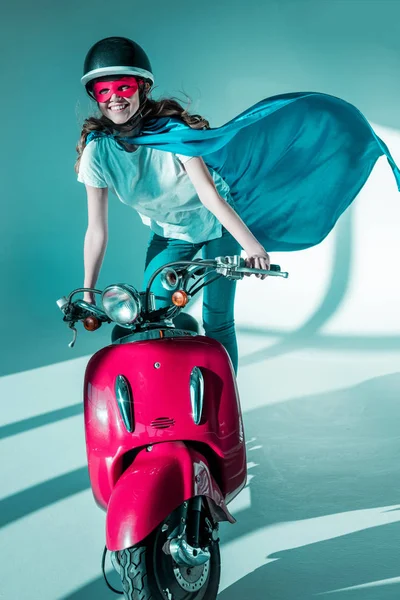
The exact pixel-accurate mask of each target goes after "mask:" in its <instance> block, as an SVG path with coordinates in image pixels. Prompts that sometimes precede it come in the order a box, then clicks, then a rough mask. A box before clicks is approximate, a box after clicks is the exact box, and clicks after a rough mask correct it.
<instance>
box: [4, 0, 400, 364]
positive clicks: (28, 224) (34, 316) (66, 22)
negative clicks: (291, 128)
mask: <svg viewBox="0 0 400 600" xmlns="http://www.w3.org/2000/svg"><path fill="white" fill-rule="evenodd" d="M399 17H400V2H397V1H396V0H379V1H374V0H371V1H368V0H365V1H363V0H346V1H341V0H330V1H329V2H328V1H325V0H293V1H290V0H276V1H275V0H268V1H264V2H260V0H248V1H247V2H244V1H242V2H237V1H229V2H228V1H227V0H223V1H219V2H211V1H209V0H203V1H202V2H201V3H199V2H187V1H185V2H183V1H182V0H176V1H175V2H173V3H168V2H161V1H160V0H155V1H153V2H147V3H143V2H140V3H139V2H132V1H130V2H128V1H127V0H119V1H118V2H117V3H109V2H104V1H98V2H93V0H85V2H81V1H79V2H78V1H77V0H72V1H70V2H68V3H55V2H50V1H43V0H40V1H39V2H28V1H27V0H23V1H22V2H20V3H18V4H16V3H13V4H11V3H9V4H8V5H6V6H5V8H3V10H2V19H1V25H0V28H1V29H0V56H1V63H2V68H1V71H2V84H3V85H2V88H3V102H2V109H1V110H2V118H1V129H2V132H1V133H2V136H1V137H2V143H1V146H0V153H1V155H0V164H1V178H2V189H1V198H2V208H3V210H2V219H1V220H0V232H1V236H0V239H1V256H0V269H1V272H0V281H1V284H2V285H1V288H2V293H1V295H0V310H1V315H2V318H1V324H0V326H1V339H2V351H1V361H0V374H3V375H4V374H10V373H15V372H18V371H24V370H27V369H31V368H35V367H39V366H44V365H48V364H51V363H54V362H59V361H63V360H66V359H70V358H76V357H78V356H81V355H84V354H89V353H91V352H94V351H95V350H96V349H97V348H98V347H100V346H101V345H104V343H106V341H107V340H108V339H109V333H110V331H109V329H106V328H103V329H101V330H100V331H98V332H96V333H95V334H92V335H89V334H86V335H84V334H83V333H82V332H80V333H81V334H80V335H79V337H78V343H77V346H76V347H75V349H74V350H70V349H69V348H68V347H67V343H68V341H69V340H70V333H69V331H68V329H67V327H66V326H65V324H64V323H63V322H62V319H61V313H60V312H59V310H58V308H57V306H56V304H55V301H56V299H57V298H59V297H60V296H62V295H64V294H66V293H68V292H69V291H70V290H71V289H73V288H75V287H79V286H80V285H81V283H82V277H83V261H82V246H83V237H84V233H85V228H86V200H85V190H84V186H82V185H81V184H78V183H77V182H76V179H75V174H74V171H73V164H74V160H75V150H74V147H75V144H76V141H77V139H78V136H79V131H80V124H81V122H82V121H83V119H84V117H85V116H86V115H87V114H89V112H90V111H91V102H90V100H89V99H88V98H87V97H86V96H85V94H84V91H83V88H82V87H81V85H80V82H79V79H80V76H81V69H82V62H83V59H84V56H85V54H86V52H87V50H88V48H89V47H90V46H91V45H92V44H93V43H94V42H95V41H96V40H98V39H100V38H102V37H106V36H109V35H123V36H128V37H131V38H133V39H135V40H136V41H137V42H139V43H140V44H141V45H142V46H143V47H144V48H145V49H146V51H147V52H148V54H149V56H150V58H151V61H152V64H153V69H154V73H155V77H156V84H157V87H156V90H155V92H154V97H156V98H157V97H159V96H161V95H176V94H178V92H179V90H184V91H185V92H187V93H188V94H189V95H190V96H191V97H192V99H193V107H192V108H193V111H195V112H200V113H201V114H203V115H204V116H206V117H207V118H208V119H209V120H210V121H211V125H212V126H218V125H221V124H223V123H224V122H226V121H228V120H229V119H230V118H232V117H233V116H234V115H235V114H237V113H238V112H240V111H241V110H243V109H245V108H246V107H248V106H249V105H250V104H252V103H255V102H257V101H258V100H260V99H261V98H263V97H267V96H271V95H274V94H278V93H283V92H289V91H299V90H316V91H322V92H327V93H331V94H334V95H337V96H341V97H343V98H345V99H346V100H348V101H350V102H353V103H354V104H356V105H357V106H358V107H359V108H360V109H361V110H362V111H363V112H364V114H365V115H366V116H367V118H368V119H369V120H370V121H372V122H374V123H377V124H380V125H384V126H388V127H392V128H399V127H400V116H399V111H398V98H399V92H400V78H399V73H400V37H399V35H398V22H399ZM147 236H148V230H147V228H145V227H144V226H143V225H142V224H141V222H140V220H139V218H138V216H137V215H136V214H135V213H134V212H133V211H130V210H129V209H128V208H127V207H126V206H123V205H122V204H121V203H119V202H118V201H117V199H116V198H114V197H111V203H110V241H109V247H108V252H107V256H106V259H105V262H104V266H103V270H102V273H101V277H100V280H99V286H100V287H101V286H104V285H105V284H107V283H111V282H114V281H120V280H128V281H130V282H132V284H133V285H137V286H140V283H141V273H142V269H143V261H144V253H145V244H146V240H147Z"/></svg>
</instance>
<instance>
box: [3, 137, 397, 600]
mask: <svg viewBox="0 0 400 600" xmlns="http://www.w3.org/2000/svg"><path fill="white" fill-rule="evenodd" d="M393 135H394V134H393ZM386 139H387V133H386ZM393 139H394V141H397V142H398V140H399V138H398V136H397V137H396V136H395V135H394V138H393ZM387 175H388V172H387V168H386V166H385V165H380V164H379V165H378V166H377V168H376V171H375V172H374V174H373V176H372V178H371V181H370V182H369V183H368V187H367V188H366V190H365V191H363V192H362V198H360V199H359V200H358V201H357V204H356V205H355V207H354V209H353V210H352V211H351V212H349V213H347V215H346V217H345V218H344V219H343V220H342V221H341V223H340V225H339V226H338V227H337V229H336V230H335V232H334V234H333V235H331V236H330V237H329V238H328V239H327V240H326V241H325V242H323V244H322V245H320V246H319V247H317V248H314V249H311V250H309V251H304V252H301V253H297V254H288V255H284V254H282V255H275V256H274V261H276V262H280V263H281V265H282V267H283V268H285V269H288V270H289V271H290V278H289V279H288V280H287V281H284V280H272V278H270V279H269V280H266V281H264V282H261V281H258V280H256V279H254V280H253V279H249V280H245V281H243V282H239V284H238V301H237V313H236V314H237V326H238V336H239V346H240V356H241V364H240V372H239V380H238V381H239V389H240V393H241V402H242V406H243V411H244V419H245V429H246V438H247V450H248V468H249V482H248V485H247V487H246V488H245V490H244V491H243V492H242V493H241V495H240V496H239V497H238V498H237V499H236V500H235V501H234V503H233V504H232V505H231V509H232V511H233V513H234V514H235V516H236V517H237V520H238V522H237V524H236V525H225V524H224V526H223V528H222V560H223V573H222V580H221V588H220V596H219V597H220V598H221V600H228V599H229V600H247V599H249V600H250V599H251V600H310V599H312V598H315V597H318V596H323V597H324V596H325V597H327V598H329V597H332V598H333V599H334V598H340V599H341V600H344V599H347V598H348V599H349V600H386V599H389V598H390V599H393V600H394V599H398V598H400V559H399V551H398V549H399V546H400V494H399V491H400V485H399V475H400V467H399V464H400V460H399V459H400V434H399V417H400V403H399V398H400V317H399V315H400V312H399V306H400V283H399V279H398V258H399V256H400V242H399V233H398V232H399V227H400V202H399V199H398V194H397V192H396V190H394V189H393V185H392V180H391V178H390V174H389V177H387ZM383 196H384V198H383ZM377 198H381V200H380V201H377ZM383 201H384V202H385V207H386V206H387V209H386V208H385V211H382V202H383ZM198 311H199V305H198V304H197V305H195V306H194V307H193V314H196V315H197V314H198ZM81 335H84V334H83V333H81ZM68 341H69V333H68V331H67V330H66V331H65V343H67V342H68ZM78 343H79V337H78ZM87 360H88V357H85V358H83V359H82V358H80V359H73V353H72V352H71V360H70V361H67V362H64V363H60V364H54V365H51V366H49V367H44V368H41V369H36V370H33V371H27V372H24V373H19V374H16V375H10V376H7V377H4V378H2V379H1V380H0V397H1V405H2V411H1V415H0V418H1V426H0V453H1V457H0V460H1V498H2V499H1V500H0V520H1V532H0V535H1V542H0V547H1V564H2V568H1V580H0V598H1V600H3V599H4V600H28V599H29V600H61V599H62V600H83V599H92V598H93V599H96V600H107V599H111V598H113V597H114V594H112V593H111V592H110V591H109V590H107V588H106V587H105V585H104V584H103V581H102V577H101V573H100V558H101V552H102V548H103V546H104V513H103V512H102V511H100V509H98V508H97V506H96V505H95V503H94V501H93V499H92V495H91V491H90V489H89V487H88V478H87V473H86V466H85V459H86V457H85V447H84V430H83V419H82V412H81V390H82V379H83V374H84V369H85V365H86V363H87ZM111 577H112V575H111ZM113 582H114V583H115V585H117V582H116V579H115V578H113Z"/></svg>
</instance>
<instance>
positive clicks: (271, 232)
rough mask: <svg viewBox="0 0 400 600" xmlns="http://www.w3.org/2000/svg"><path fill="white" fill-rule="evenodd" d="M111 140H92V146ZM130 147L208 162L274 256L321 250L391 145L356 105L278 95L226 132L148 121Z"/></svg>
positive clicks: (224, 129)
mask: <svg viewBox="0 0 400 600" xmlns="http://www.w3.org/2000/svg"><path fill="white" fill-rule="evenodd" d="M99 135H100V136H101V135H107V134H104V133H97V132H94V133H91V134H90V137H89V138H88V140H89V139H93V138H96V137H97V136H99ZM125 139H126V140H127V141H128V139H129V141H130V143H133V144H138V145H146V146H150V147H151V148H156V149H158V150H164V151H167V152H174V153H178V154H184V155H186V156H201V157H202V158H203V160H204V162H205V163H206V165H207V166H208V167H210V168H211V169H214V170H215V171H217V172H218V173H219V174H220V175H221V177H222V178H223V179H224V180H225V181H226V182H227V183H228V185H229V186H230V189H231V195H232V198H233V200H234V202H235V208H236V211H237V212H238V214H239V215H240V217H241V218H242V219H243V221H244V222H245V223H246V225H247V226H248V227H249V229H250V230H251V231H252V233H253V234H254V235H255V236H256V238H257V239H258V240H259V241H260V243H261V244H263V246H264V247H265V249H266V250H267V251H278V250H301V249H304V248H308V247H310V246H314V245H316V244H318V243H320V242H321V241H322V240H323V239H324V238H325V237H326V236H327V235H328V233H329V232H330V231H331V229H332V228H333V226H334V225H335V223H336V221H337V219H338V218H339V217H340V215H341V214H342V213H343V211H344V210H345V209H346V208H347V207H348V206H349V205H350V204H351V202H352V201H353V200H354V198H355V197H356V196H357V194H358V193H359V191H360V190H361V188H362V187H363V185H364V183H365V182H366V180H367V179H368V177H369V175H370V173H371V171H372V168H373V166H374V164H375V162H376V161H377V159H378V158H379V157H380V156H381V155H383V154H384V155H386V157H387V159H388V161H389V164H390V166H391V168H392V170H393V173H394V176H395V178H396V181H397V187H398V189H399V190H400V171H399V169H398V167H397V166H396V164H395V162H394V160H393V158H392V156H391V155H390V152H389V150H388V148H387V146H386V145H385V144H384V142H383V141H382V140H381V139H380V138H379V137H378V136H377V135H376V133H375V132H374V131H373V129H372V127H371V126H370V124H369V123H368V121H367V120H366V118H365V117H364V116H363V114H362V113H361V112H360V111H359V110H358V109H357V108H356V107H355V106H353V105H352V104H349V103H348V102H345V101H344V100H341V99H340V98H336V97H335V96H330V95H327V94H320V93H317V92H304V93H300V92H299V93H291V94H283V95H280V96H273V97H271V98H267V99H265V100H262V101H261V102H258V103H257V104H255V105H254V106H251V107H250V108H248V109H247V110H245V111H244V112H243V113H241V114H240V115H238V116H237V117H235V118H233V119H232V120H231V121H229V122H228V123H226V124H225V125H222V126H221V127H217V128H212V129H206V130H195V129H191V128H190V127H188V126H187V125H186V124H185V123H183V122H182V121H180V120H179V119H177V118H174V117H168V118H160V119H155V120H152V121H149V122H147V123H146V125H145V127H144V129H142V131H141V133H140V135H139V136H138V137H135V138H125Z"/></svg>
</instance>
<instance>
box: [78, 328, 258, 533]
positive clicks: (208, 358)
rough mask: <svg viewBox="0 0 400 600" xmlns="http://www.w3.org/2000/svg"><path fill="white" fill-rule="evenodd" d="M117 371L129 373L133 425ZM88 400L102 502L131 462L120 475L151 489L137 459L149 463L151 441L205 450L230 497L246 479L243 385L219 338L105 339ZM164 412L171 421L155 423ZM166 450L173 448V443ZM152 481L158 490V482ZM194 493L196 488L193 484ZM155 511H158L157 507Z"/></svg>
mask: <svg viewBox="0 0 400 600" xmlns="http://www.w3.org/2000/svg"><path fill="white" fill-rule="evenodd" d="M156 363H157V364H158V365H159V366H158V368H156V367H157V364H156ZM194 367H199V368H200V369H201V372H202V375H203V378H204V408H203V416H202V419H201V422H200V424H199V425H195V423H194V421H193V418H192V407H191V401H190V387H189V380H190V374H191V372H192V369H193V368H194ZM118 375H123V376H124V377H125V378H126V379H127V380H128V381H129V384H130V387H131V391H132V395H133V408H134V430H133V432H132V433H130V432H128V431H127V429H126V427H125V425H124V422H123V420H122V417H121V414H120V411H119V408H118V404H117V401H116V396H115V389H114V388H115V381H116V378H117V376H118ZM84 403H85V429H86V448H87V456H88V465H89V475H90V480H91V485H92V490H93V494H94V497H95V499H96V501H97V503H98V504H99V505H100V506H101V507H102V508H103V509H107V505H108V503H109V502H110V498H111V495H112V493H113V489H114V487H115V486H116V483H117V481H118V480H119V478H120V477H121V475H122V474H123V473H124V471H125V470H126V469H127V468H128V467H129V466H130V465H131V464H132V463H133V466H132V468H131V469H129V471H127V472H126V473H125V475H123V477H125V478H126V479H128V478H129V481H132V483H133V481H134V482H135V483H134V485H135V486H137V488H138V489H142V490H147V491H146V494H147V493H152V492H151V489H152V485H153V484H152V483H150V482H149V476H148V471H147V469H144V470H143V471H141V470H140V469H139V467H136V460H140V461H141V462H140V464H142V466H143V467H144V463H143V459H142V455H141V454H139V455H138V456H137V457H136V458H135V453H137V452H139V451H140V450H141V449H143V448H144V447H146V446H148V445H150V444H159V443H164V442H185V445H186V446H188V447H191V448H193V450H195V451H196V452H198V453H199V454H200V455H201V456H202V457H203V459H202V460H203V463H204V464H208V466H209V468H210V471H211V473H212V476H213V478H214V479H215V482H216V486H215V487H216V488H217V487H218V488H219V490H220V491H221V493H222V496H223V498H224V500H225V502H226V503H228V502H229V501H230V500H231V499H232V498H233V497H234V496H235V495H236V494H237V493H238V492H239V491H240V490H241V489H242V487H243V486H244V484H245V481H246V455H245V443H244V436H243V424H242V416H241V411H240V404H239V397H238V391H237V386H236V381H235V376H234V373H233V369H232V365H231V362H230V359H229V356H228V354H227V352H226V350H225V348H224V347H223V346H222V345H221V344H220V343H219V342H217V341H216V340H213V339H211V338H207V337H204V336H190V337H189V336H188V337H182V338H163V339H159V340H148V341H137V342H132V343H128V344H116V345H112V346H107V347H106V348H103V349H102V350H100V351H99V352H97V353H96V354H95V355H94V356H93V357H92V358H91V360H90V361H89V364H88V366H87V369H86V377H85V386H84ZM160 418H165V419H168V423H170V425H169V426H168V427H166V428H163V429H160V428H158V426H157V422H156V420H157V419H160ZM168 423H167V424H168ZM165 451H166V452H167V454H168V452H169V451H170V450H167V449H166V450H165ZM159 452H160V454H159V453H158V451H157V454H156V453H155V454H154V455H153V456H158V455H159V456H160V457H161V456H162V452H163V451H162V450H161V449H160V451H159ZM150 454H151V453H147V456H146V464H150V463H149V462H148V460H147V459H148V457H149V456H150ZM193 456H194V454H193ZM196 456H197V458H196V460H193V461H188V462H187V466H185V470H184V472H185V477H187V481H184V482H182V486H183V487H182V490H181V496H182V501H183V500H184V499H187V498H184V496H186V495H187V494H188V493H189V489H191V487H190V486H192V485H193V464H200V463H199V461H200V462H201V459H200V458H199V457H198V455H196ZM139 457H140V458H139ZM185 460H186V459H185ZM189 463H190V464H191V466H189ZM177 464H178V463H176V464H175V466H174V467H173V468H172V467H171V462H170V457H169V456H168V459H167V460H166V462H165V465H167V466H165V469H166V473H170V472H171V469H172V472H173V473H174V477H175V479H176V478H177V477H178V476H177V474H176V469H177ZM179 464H181V466H182V465H186V463H185V462H183V463H179ZM138 465H139V463H138ZM141 473H142V475H141ZM158 474H159V476H160V478H161V479H162V480H163V481H164V484H165V485H166V489H167V488H168V477H166V478H164V471H163V468H160V469H158ZM141 477H142V478H143V480H144V481H143V482H142V483H141V482H140V480H141ZM124 482H125V480H124ZM121 484H122V478H121ZM154 486H155V487H156V488H157V490H158V492H157V493H160V491H159V490H160V487H159V484H154ZM121 489H122V488H121ZM124 489H125V490H126V485H125V484H124ZM131 493H133V494H135V493H136V492H135V491H134V490H133V491H132V492H131ZM193 493H195V489H191V495H193ZM115 494H117V495H116V496H114V494H113V499H112V500H111V503H110V507H109V508H110V509H114V502H116V501H117V500H116V498H117V497H119V498H120V495H119V492H118V490H117V489H116V490H115ZM182 494H183V495H182ZM114 498H115V500H114ZM120 501H121V502H122V504H123V505H124V506H125V504H124V503H125V500H122V499H121V498H120ZM155 501H156V499H155V498H149V497H147V498H145V499H143V503H145V502H151V503H154V502H155ZM126 502H129V499H127V500H126ZM171 503H172V504H173V503H174V501H172V500H171ZM126 506H128V505H126ZM161 512H163V511H161ZM159 514H161V513H159ZM129 518H134V517H133V516H132V515H130V516H129ZM155 518H156V520H157V519H158V518H159V517H158V516H157V511H156V517H155ZM160 520H162V518H161V519H160ZM111 530H112V531H113V533H110V534H109V535H110V538H112V539H119V537H118V536H119V535H120V534H118V533H115V531H114V527H113V526H112V527H111V529H110V531H111Z"/></svg>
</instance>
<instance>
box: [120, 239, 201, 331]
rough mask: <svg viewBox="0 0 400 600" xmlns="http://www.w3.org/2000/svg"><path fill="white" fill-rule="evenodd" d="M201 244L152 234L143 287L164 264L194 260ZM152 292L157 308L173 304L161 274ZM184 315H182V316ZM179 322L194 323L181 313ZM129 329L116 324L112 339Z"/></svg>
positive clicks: (180, 325) (153, 285)
mask: <svg viewBox="0 0 400 600" xmlns="http://www.w3.org/2000/svg"><path fill="white" fill-rule="evenodd" d="M200 248H201V244H193V243H191V242H185V241H184V240H176V239H172V238H165V237H162V236H160V235H157V234H155V233H153V232H152V233H151V234H150V239H149V242H148V246H147V253H146V261H145V271H144V276H143V287H142V290H143V291H144V290H145V289H146V286H147V282H148V281H149V279H150V277H151V276H152V274H153V273H154V271H155V270H156V269H158V268H159V267H161V266H162V265H163V264H165V263H168V262H173V261H174V260H192V258H194V256H195V255H196V253H197V252H198V251H199V250H200ZM150 291H151V292H153V293H154V294H155V297H156V308H163V307H164V306H166V305H168V304H171V293H172V292H169V291H168V290H166V289H165V288H163V286H162V285H161V282H160V274H159V275H157V277H156V278H155V280H154V281H153V283H152V286H151V290H150ZM181 315H182V316H181ZM178 319H179V324H176V326H178V327H183V328H185V327H188V328H190V326H192V327H193V323H192V321H191V320H190V323H188V321H189V315H187V319H185V316H184V315H183V314H182V313H180V315H178ZM128 334H129V330H128V329H126V328H124V327H120V326H119V325H116V326H115V327H114V329H113V331H112V336H111V340H112V342H115V341H116V340H117V339H119V338H121V337H123V336H124V335H128Z"/></svg>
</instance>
